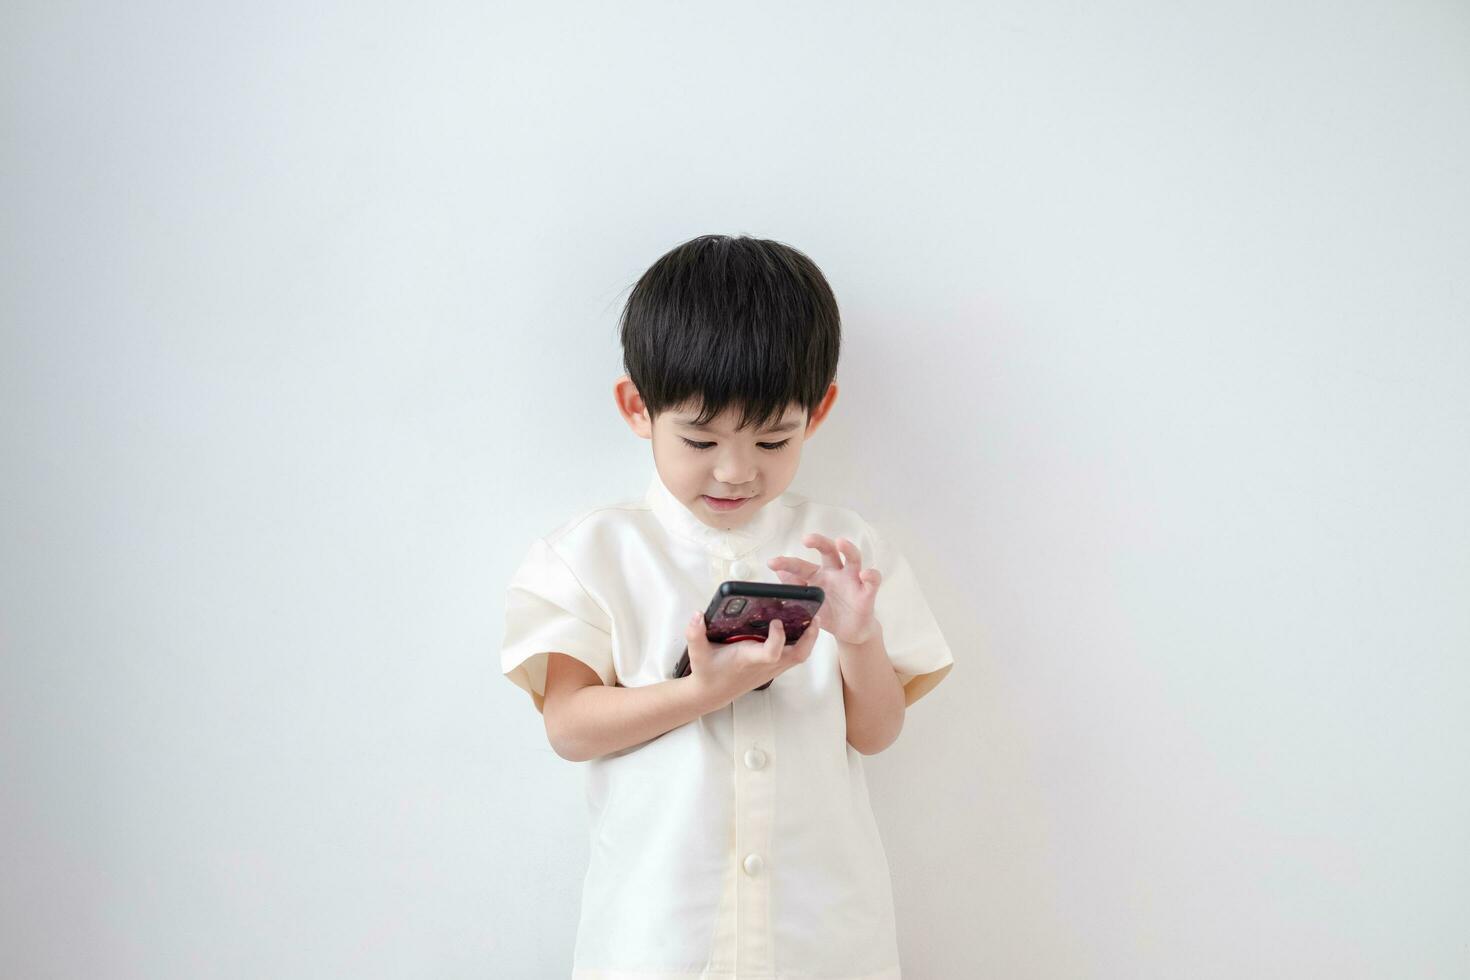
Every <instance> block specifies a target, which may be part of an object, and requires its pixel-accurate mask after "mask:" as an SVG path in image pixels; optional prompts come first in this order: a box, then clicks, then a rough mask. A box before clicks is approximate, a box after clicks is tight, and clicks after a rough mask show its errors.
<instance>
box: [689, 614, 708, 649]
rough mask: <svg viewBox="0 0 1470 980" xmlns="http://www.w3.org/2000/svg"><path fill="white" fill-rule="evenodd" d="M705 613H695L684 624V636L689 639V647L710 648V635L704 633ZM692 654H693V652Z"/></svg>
mask: <svg viewBox="0 0 1470 980" xmlns="http://www.w3.org/2000/svg"><path fill="white" fill-rule="evenodd" d="M704 629H705V624H704V613H702V612H699V613H695V614H694V616H693V618H691V619H690V620H689V622H687V623H685V624H684V638H685V639H686V640H688V641H689V649H690V650H691V651H693V650H695V649H699V650H708V649H709V637H707V636H705V635H704ZM690 656H693V653H692V652H691V654H690Z"/></svg>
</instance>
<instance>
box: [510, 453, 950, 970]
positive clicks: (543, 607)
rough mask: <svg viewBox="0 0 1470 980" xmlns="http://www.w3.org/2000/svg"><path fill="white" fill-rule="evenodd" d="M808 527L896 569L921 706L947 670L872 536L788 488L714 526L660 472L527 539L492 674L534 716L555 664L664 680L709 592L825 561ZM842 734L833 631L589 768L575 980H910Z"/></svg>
mask: <svg viewBox="0 0 1470 980" xmlns="http://www.w3.org/2000/svg"><path fill="white" fill-rule="evenodd" d="M810 532H817V533H819V534H824V535H826V536H828V537H829V538H837V537H846V538H850V539H851V540H852V541H853V542H854V543H856V544H857V546H858V547H859V548H860V549H861V550H862V554H863V565H864V566H865V567H867V566H871V567H875V568H877V569H878V570H879V571H880V572H882V573H883V580H882V583H881V584H880V586H879V591H878V598H877V602H876V609H875V614H876V616H877V618H878V621H879V622H880V623H882V625H883V640H884V644H885V645H886V647H887V650H888V656H889V658H890V659H891V660H892V663H893V666H894V669H895V670H896V671H897V672H898V675H899V679H900V680H901V681H902V682H903V684H904V690H905V692H906V693H905V700H906V701H907V703H908V704H913V703H914V702H915V701H917V700H918V699H919V698H920V697H922V696H923V695H924V694H925V693H926V692H928V691H929V690H930V689H931V688H933V687H934V685H936V684H938V683H939V681H940V680H941V679H943V678H944V676H945V675H946V674H947V673H949V670H950V668H951V667H952V666H953V664H954V658H953V657H952V656H951V655H950V649H949V645H948V644H947V643H946V642H945V639H944V636H943V635H942V634H941V633H940V631H939V626H938V624H937V623H936V622H935V620H934V616H933V614H932V613H931V612H930V610H929V607H928V605H927V604H926V603H925V601H924V597H923V595H922V593H921V592H920V590H919V583H918V581H917V579H916V578H915V577H914V573H913V570H912V569H911V568H910V567H909V565H908V563H907V562H906V561H905V560H904V557H903V555H901V554H900V553H899V552H898V551H897V550H896V549H895V548H894V547H893V545H892V543H891V542H889V541H888V540H887V539H885V538H884V537H883V536H882V535H881V534H880V533H879V532H878V530H877V529H876V528H874V526H873V525H872V524H870V523H868V522H866V521H864V520H863V519H862V518H861V517H859V516H858V515H857V514H856V513H855V512H853V511H852V510H850V509H848V508H845V507H838V506H833V505H829V504H822V503H817V502H815V501H812V500H809V499H807V498H806V497H804V496H802V495H801V494H798V493H795V492H793V491H790V490H788V491H787V492H786V493H783V494H781V496H780V497H778V498H776V499H775V500H771V501H769V502H767V503H766V504H765V505H764V506H763V507H762V508H761V509H760V510H759V511H757V512H756V514H754V515H753V516H752V517H751V519H750V521H749V522H748V523H747V524H746V525H745V526H743V527H741V528H738V529H736V530H731V531H721V530H718V529H715V528H711V527H709V526H707V525H705V524H704V523H703V522H701V521H700V520H699V519H698V518H697V517H696V516H695V515H694V514H693V513H692V512H691V511H690V510H689V509H688V508H687V507H685V506H684V505H683V503H681V502H680V501H679V499H678V498H677V497H675V496H674V495H673V494H671V493H670V492H669V491H668V489H667V488H666V487H665V486H664V485H663V482H662V480H660V479H659V476H658V473H657V471H656V470H655V471H654V474H653V478H652V481H651V482H650V484H649V487H648V490H647V492H646V493H645V494H644V496H643V497H642V498H641V499H630V500H626V501H623V502H620V503H614V504H610V505H607V506H603V507H596V508H592V509H589V510H587V511H584V512H583V513H581V514H579V515H578V516H576V517H574V518H573V519H572V520H570V521H567V522H566V523H564V524H562V525H561V526H560V527H558V528H556V529H555V530H553V531H551V532H550V533H548V534H547V535H545V536H544V537H542V538H538V539H537V540H536V541H534V542H533V543H532V545H531V548H530V551H529V553H528V554H527V555H526V557H525V560H524V561H523V562H522V563H521V565H520V567H519V568H518V569H517V570H516V572H515V573H514V575H513V577H512V578H511V582H510V587H509V589H508V591H507V594H506V603H505V634H504V641H503V643H502V647H501V655H500V657H501V669H502V670H503V672H504V673H505V676H506V677H508V678H509V679H510V680H511V681H513V682H514V683H515V684H516V685H518V686H519V687H520V688H522V689H523V690H525V691H526V692H528V693H529V694H530V696H531V701H532V703H533V704H534V705H535V706H536V709H537V711H541V710H542V706H543V700H544V697H545V692H546V661H547V654H548V653H549V652H551V651H558V652H561V653H565V654H567V655H569V656H572V657H575V658H577V659H578V660H581V661H582V662H583V663H585V664H587V666H589V667H591V668H592V669H593V670H595V671H596V672H597V675H598V676H599V677H600V678H602V682H603V683H604V684H609V685H618V686H622V687H637V686H639V685H642V684H657V683H659V682H661V681H666V680H669V679H670V678H672V677H673V674H674V666H675V664H676V663H677V662H678V660H679V656H680V654H681V653H683V651H684V632H683V631H684V626H685V623H686V622H687V621H688V620H689V617H690V616H691V614H692V613H693V612H694V611H695V610H696V609H699V610H702V609H704V608H706V607H707V606H708V604H709V601H710V599H711V598H712V596H713V595H714V592H715V589H716V587H717V586H718V585H719V584H720V583H721V582H723V581H725V580H727V579H744V580H748V581H758V582H773V583H776V582H779V581H780V579H779V578H778V577H777V575H776V574H775V572H773V571H772V570H771V569H770V568H768V567H767V566H766V562H767V560H768V559H771V558H774V557H776V556H778V555H793V556H797V557H801V558H805V559H808V560H811V561H821V557H820V555H819V554H818V552H816V551H815V550H813V549H810V548H808V547H806V546H805V545H803V544H802V542H801V539H802V537H803V535H805V534H807V533H810ZM716 649H718V648H716ZM846 732H847V724H846V716H845V714H844V711H843V696H842V675H841V672H840V669H839V665H838V657H837V644H836V640H835V638H834V637H833V636H832V634H830V633H828V632H826V631H822V633H821V634H820V636H819V637H818V640H817V642H816V644H815V646H814V647H813V649H812V652H811V656H810V657H809V658H808V659H807V660H806V661H805V662H804V663H801V664H798V665H797V666H795V667H792V668H791V669H789V670H787V671H785V672H784V673H782V674H781V675H780V676H778V677H777V678H776V679H775V681H774V682H773V683H772V684H771V686H770V687H769V688H767V689H766V690H764V691H749V692H747V693H745V694H743V695H741V696H740V697H737V698H736V699H735V700H734V701H733V702H732V703H730V704H728V705H726V706H725V707H723V708H720V709H718V710H715V711H711V712H709V713H708V714H706V715H704V716H703V717H701V718H698V719H696V720H694V721H691V722H689V723H687V724H684V725H680V726H679V727H677V728H674V729H671V730H670V731H668V732H665V733H664V734H662V735H659V736H658V737H656V738H653V739H650V740H648V741H646V742H643V743H641V744H639V745H634V746H630V747H628V748H626V749H623V750H621V751H618V752H613V753H610V754H608V755H604V756H602V757H600V758H596V759H592V760H590V761H588V762H587V763H586V788H587V802H588V807H589V811H590V820H591V831H590V832H591V855H590V862H589V866H588V869H587V874H586V877H585V879H584V881H583V890H582V905H581V918H580V922H579V924H578V929H577V942H576V949H575V951H574V953H573V963H572V965H573V971H572V978H573V980H756V978H761V980H781V978H791V980H796V978H801V980H818V978H820V980H899V977H900V974H899V961H898V946H897V943H896V941H895V935H894V932H895V930H894V914H893V897H892V891H891V880H890V877H889V871H888V861H887V857H886V855H885V853H884V850H883V844H882V841H881V840H880V838H879V834H878V827H877V824H876V822H875V821H874V818H873V812H872V810H871V808H870V806H869V802H868V789H867V783H866V781H865V778H864V775H863V756H862V754H861V753H859V752H858V751H857V750H856V749H853V748H852V747H851V746H849V745H848V744H847V735H846ZM915 816H916V818H918V817H922V814H915Z"/></svg>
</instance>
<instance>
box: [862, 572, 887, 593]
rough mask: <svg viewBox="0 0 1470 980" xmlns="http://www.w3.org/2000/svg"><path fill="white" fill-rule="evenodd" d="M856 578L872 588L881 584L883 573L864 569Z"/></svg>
mask: <svg viewBox="0 0 1470 980" xmlns="http://www.w3.org/2000/svg"><path fill="white" fill-rule="evenodd" d="M858 578H860V579H862V580H863V581H864V582H866V583H868V584H869V585H871V586H872V587H873V588H875V589H876V588H877V587H878V586H880V585H882V584H883V573H882V572H880V571H878V569H876V568H865V569H863V570H862V572H860V573H859V574H858Z"/></svg>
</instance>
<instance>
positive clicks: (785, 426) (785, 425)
mask: <svg viewBox="0 0 1470 980" xmlns="http://www.w3.org/2000/svg"><path fill="white" fill-rule="evenodd" d="M674 421H675V422H678V423H679V424H680V425H682V426H683V427H684V428H686V429H698V430H699V431H700V432H713V433H715V435H719V432H718V431H717V430H715V429H712V428H710V427H709V426H708V425H694V424H692V423H693V420H692V419H686V418H676V419H675V420H674ZM800 425H801V423H800V422H782V423H781V424H780V425H773V426H770V427H769V428H765V429H762V430H761V431H762V432H790V431H791V430H792V429H795V428H797V427H799V426H800Z"/></svg>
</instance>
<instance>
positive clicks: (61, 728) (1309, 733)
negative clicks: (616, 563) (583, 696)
mask: <svg viewBox="0 0 1470 980" xmlns="http://www.w3.org/2000/svg"><path fill="white" fill-rule="evenodd" d="M0 31H3V34H4V36H5V37H6V39H7V41H6V54H5V58H4V59H3V62H0V73H3V74H0V78H3V125H4V132H3V140H0V179H3V193H4V198H3V204H4V208H3V220H0V229H3V231H0V243H3V249H4V252H3V255H0V265H3V270H4V271H3V273H0V314H3V348H0V355H3V359H0V452H3V455H0V466H3V479H0V643H3V655H4V658H3V674H0V766H3V770H0V830H3V840H4V848H5V852H6V857H5V867H4V870H3V873H0V974H3V975H5V976H12V977H68V978H70V977H77V978H83V977H85V978H92V977H117V978H148V980H160V978H181V980H183V978H189V980H192V978H199V977H220V978H252V980H253V978H259V977H290V978H321V977H349V976H350V977H353V978H378V977H383V978H388V977H392V978H426V977H432V978H471V977H476V978H484V977H507V978H509V977H515V978H557V977H564V976H566V975H567V974H568V972H569V965H570V960H571V947H572V942H573V938H574V934H575V928H576V921H577V912H578V902H579V899H580V887H581V876H582V873H583V871H584V869H585V861H586V857H587V844H586V833H587V828H586V822H585V818H586V810H585V803H584V799H583V796H582V783H581V778H582V772H581V768H580V767H579V766H577V765H575V764H572V763H567V762H565V761H563V760H561V759H559V758H558V757H557V756H556V755H554V754H553V753H552V752H551V750H550V748H549V747H548V745H547V744H546V739H545V735H544V732H543V730H542V728H541V721H540V717H539V716H538V715H537V714H536V713H535V711H534V708H533V707H532V706H531V704H530V701H529V699H528V698H526V696H525V695H524V694H523V693H522V692H520V691H519V690H518V689H516V688H514V687H513V686H512V685H511V684H510V683H509V682H507V681H506V680H504V678H503V677H502V676H501V675H500V673H499V665H498V663H497V660H496V653H497V647H498V642H499V638H500V629H501V625H502V621H501V607H502V599H503V591H504V586H505V580H506V578H507V577H508V575H509V573H510V571H511V569H512V568H513V567H514V565H515V563H516V562H517V561H518V560H519V558H520V557H521V556H522V554H523V553H524V549H525V547H526V546H527V545H528V543H529V540H530V538H531V537H532V536H534V535H536V534H540V533H542V532H544V531H546V530H548V529H549V528H550V527H552V526H555V524H557V523H559V522H560V521H561V520H564V519H565V518H566V517H567V516H569V515H570V514H572V513H574V512H575V511H576V510H577V509H579V508H581V507H584V506H588V505H591V504H596V503H600V502H606V501H609V500H614V499H618V498H619V497H622V496H625V495H628V494H634V493H639V492H641V491H642V489H643V487H644V484H645V482H646V478H647V474H648V473H649V472H650V468H651V466H652V461H651V457H650V455H649V445H648V443H646V442H643V441H642V440H639V439H637V438H636V437H635V436H633V435H632V434H631V433H630V432H628V430H627V429H626V427H625V426H624V425H623V423H622V422H621V420H620V419H619V418H618V417H617V416H616V414H615V413H614V409H613V405H612V400H611V386H612V383H613V380H614V378H615V377H616V375H617V374H618V373H619V371H620V363H619V350H618V346H617V339H616V317H617V314H618V311H619V309H620V308H621V304H622V301H623V299H624V297H625V296H626V290H627V288H628V287H629V286H631V284H632V283H633V282H634V280H636V278H637V277H638V275H639V274H640V273H641V272H642V270H643V269H644V268H645V267H646V266H647V265H648V264H649V263H650V262H652V261H653V260H654V259H655V258H656V257H657V256H658V255H659V254H661V253H662V252H663V251H664V250H666V249H667V248H669V247H671V246H672V245H674V244H675V243H676V242H679V241H682V240H684V239H686V238H688V237H691V236H693V235H697V234H703V233H706V232H725V233H740V232H743V233H748V234H752V235H757V236H760V237H768V238H776V239H779V240H782V241H786V242H789V243H791V244H793V245H795V246H797V247H798V248H801V249H803V250H805V251H807V252H808V253H809V254H810V255H811V256H812V257H813V259H814V260H815V261H816V262H817V263H818V264H819V265H821V267H822V268H823V269H824V270H825V272H826V273H827V275H828V277H829V279H830V280H831V282H832V285H833V287H834V289H835V290H836V293H837V296H838V300H839V302H840V304H841V306H842V310H843V313H844V321H845V338H844V339H845V350H844V356H843V360H842V365H841V368H840V370H839V374H838V382H839V384H840V385H841V387H842V394H841V396H840V399H839V402H838V404H837V408H836V412H835V414H834V415H833V416H832V418H831V420H830V422H829V423H828V425H827V426H826V427H825V428H824V429H823V431H822V432H821V433H820V434H819V436H818V437H817V439H816V440H815V441H814V442H813V443H812V444H811V446H810V447H809V449H808V452H807V454H806V455H805V457H804V462H803V467H802V470H801V473H800V474H799V476H798V482H797V488H798V489H801V490H803V491H804V492H807V493H809V494H812V495H814V496H819V497H822V498H825V499H831V500H834V501H838V502H844V503H846V504H848V505H850V506H853V507H856V508H858V509H859V510H860V511H861V512H863V513H864V514H867V515H869V516H871V517H873V518H875V519H883V520H886V521H888V522H889V523H890V524H891V525H893V527H894V529H895V532H896V533H897V534H898V536H899V537H900V539H901V541H902V544H903V545H904V546H906V548H907V549H908V550H909V552H910V554H911V557H912V559H913V561H914V564H915V567H916V568H917V569H918V571H919V574H920V577H921V580H922V581H923V582H924V584H925V586H926V588H927V589H928V591H929V594H930V596H931V599H932V602H933V605H934V607H935V610H936V613H937V615H938V617H939V619H940V621H941V623H942V625H943V626H944V628H945V630H946V632H947V634H948V636H949V637H950V640H951V643H952V644H953V646H954V650H955V656H956V659H957V661H958V662H957V665H956V668H955V670H954V672H953V673H952V674H951V675H950V677H949V679H947V680H946V681H945V682H944V684H942V685H941V686H940V687H939V688H938V689H936V691H935V692H934V693H932V694H931V695H929V696H928V697H927V698H926V699H925V700H923V701H921V702H920V703H919V704H918V705H916V706H915V708H914V710H912V711H911V712H910V714H909V717H908V720H907V723H906V726H905V729H904V733H903V735H902V736H901V737H900V739H899V741H898V742H897V743H896V744H895V745H894V746H893V747H891V748H890V749H889V750H887V751H886V752H884V753H882V754H880V755H878V756H875V757H873V758H871V759H869V760H868V764H869V773H870V779H871V783H872V791H873V797H874V805H875V808H876V810H877V811H878V819H879V821H880V826H881V827H882V829H883V832H884V840H885V843H886V845H887V849H888V853H889V857H890V861H891V864H892V869H893V875H894V883H895V891H896V899H897V904H898V917H899V929H900V942H901V946H902V951H903V957H904V968H905V976H906V977H908V978H911V980H930V978H935V980H949V978H958V977H1005V978H1073V977H1079V978H1081V977H1085V978H1136V977H1158V978H1177V977H1185V976H1187V977H1192V978H1198V977H1221V978H1224V977H1230V978H1236V977H1306V976H1333V977H1341V978H1357V977H1383V978H1401V977H1450V976H1458V977H1464V976H1470V947H1467V943H1466V927H1465V909H1466V908H1467V903H1470V833H1467V830H1466V828H1467V827H1470V766H1467V765H1466V755H1467V750H1470V721H1467V719H1470V667H1467V663H1470V660H1467V654H1470V601H1467V600H1470V519H1467V500H1470V462H1467V457H1470V394H1467V384H1466V379H1467V376H1470V343H1467V327H1470V290H1467V285H1466V283H1467V276H1466V270H1467V268H1470V232H1467V229H1470V192H1467V189H1470V58H1467V54H1466V52H1467V51H1470V11H1467V8H1466V7H1465V6H1464V5H1456V4H1449V3H1430V2H1416V3H1414V2H1411V3H1399V4H1386V3H1385V4H1366V3H1361V2H1348V3H1338V4H1321V3H1316V4H1300V3H1298V4H1281V3H1265V2H1253V3H1252V2H1245V3H1243V2H1235V0H1232V2H1229V3H1216V4H1213V5H1205V4H1198V3H1192V4H1174V3H1164V2H1153V3H1121V2H1102V3H1061V2H1052V3H1039V2H1036V0H1025V2H1021V0H1015V2H1001V3H988V4H961V3H943V4H941V3H929V4H913V3H910V4H898V3H862V4H859V3H842V4H839V3H830V4H812V3H800V4H784V3H745V4H739V5H720V6H715V5H704V4H689V3H663V4H649V3H618V4H596V3H582V4H575V5H574V4H566V3H521V4H516V5H507V4H480V3H475V4H471V3H463V4H458V5H440V6H432V5H431V6H425V5H423V4H407V3H399V4H384V3H379V4H361V5H337V6H327V5H313V4H294V3H281V2H275V3H269V4H246V5H228V6H226V5H190V4H162V3H139V4H131V5H125V6H121V7H119V6H115V5H103V4H92V5H65V4H54V3H47V4H41V3H12V4H7V5H6V6H5V7H4V10H3V12H0Z"/></svg>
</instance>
